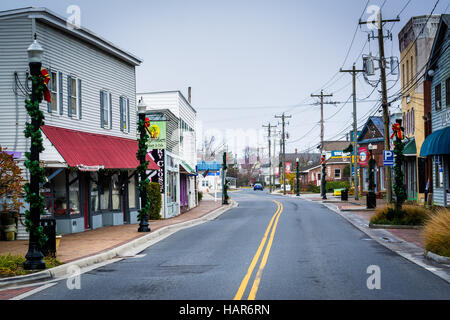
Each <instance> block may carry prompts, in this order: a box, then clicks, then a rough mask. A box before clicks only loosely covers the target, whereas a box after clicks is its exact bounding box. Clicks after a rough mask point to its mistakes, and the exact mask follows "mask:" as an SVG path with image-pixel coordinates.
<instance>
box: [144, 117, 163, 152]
mask: <svg viewBox="0 0 450 320" xmlns="http://www.w3.org/2000/svg"><path fill="white" fill-rule="evenodd" d="M166 124H167V121H165V120H164V121H152V120H149V121H146V123H145V129H146V131H147V134H148V136H149V139H148V142H147V147H148V149H149V150H152V149H166V146H167V137H166V136H167V134H166Z"/></svg>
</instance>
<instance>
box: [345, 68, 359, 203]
mask: <svg viewBox="0 0 450 320" xmlns="http://www.w3.org/2000/svg"><path fill="white" fill-rule="evenodd" d="M340 72H350V73H351V74H352V78H353V168H355V169H354V170H355V175H354V180H353V181H354V184H355V200H359V188H358V182H359V181H358V161H357V159H358V158H357V143H356V139H357V136H358V134H357V130H358V124H357V120H356V73H358V72H364V70H356V68H355V64H353V68H352V69H351V70H342V68H341V69H340Z"/></svg>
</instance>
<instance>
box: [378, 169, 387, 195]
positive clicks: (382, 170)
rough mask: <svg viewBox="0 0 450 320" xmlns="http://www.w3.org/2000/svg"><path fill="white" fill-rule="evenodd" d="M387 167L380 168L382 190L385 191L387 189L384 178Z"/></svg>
mask: <svg viewBox="0 0 450 320" xmlns="http://www.w3.org/2000/svg"><path fill="white" fill-rule="evenodd" d="M384 168H385V167H380V168H379V169H380V190H385V189H386V188H385V186H384V176H385V173H384V170H385V169H384Z"/></svg>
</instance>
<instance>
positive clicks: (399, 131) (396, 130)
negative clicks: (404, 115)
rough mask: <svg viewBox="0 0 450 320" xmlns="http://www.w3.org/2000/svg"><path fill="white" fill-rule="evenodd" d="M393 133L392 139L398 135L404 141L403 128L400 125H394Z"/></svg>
mask: <svg viewBox="0 0 450 320" xmlns="http://www.w3.org/2000/svg"><path fill="white" fill-rule="evenodd" d="M392 131H393V133H392V135H391V139H392V138H394V136H395V135H396V134H397V137H398V138H399V139H400V140H403V133H402V128H401V127H400V124H399V123H394V124H393V125H392Z"/></svg>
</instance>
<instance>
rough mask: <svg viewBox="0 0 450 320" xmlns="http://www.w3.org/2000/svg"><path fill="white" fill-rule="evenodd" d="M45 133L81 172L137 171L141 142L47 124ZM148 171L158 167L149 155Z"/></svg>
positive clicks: (71, 165) (68, 161)
mask: <svg viewBox="0 0 450 320" xmlns="http://www.w3.org/2000/svg"><path fill="white" fill-rule="evenodd" d="M41 129H42V131H43V132H44V134H45V135H46V137H47V138H48V139H49V140H50V142H51V143H52V144H53V145H54V146H55V148H56V150H57V151H58V152H59V154H60V155H61V156H62V157H63V158H64V160H65V161H66V162H67V165H68V166H69V167H77V168H79V169H80V170H85V171H96V170H98V169H135V168H136V167H137V166H138V165H139V161H138V160H137V158H136V153H137V150H138V142H137V140H133V139H125V138H120V137H113V136H108V135H103V134H95V133H88V132H83V131H77V130H71V129H65V128H58V127H53V126H47V125H44V126H42V127H41ZM146 160H147V161H149V165H148V169H149V170H159V166H158V165H157V164H156V163H155V161H153V160H152V159H151V158H150V157H149V156H148V155H147V156H146Z"/></svg>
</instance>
